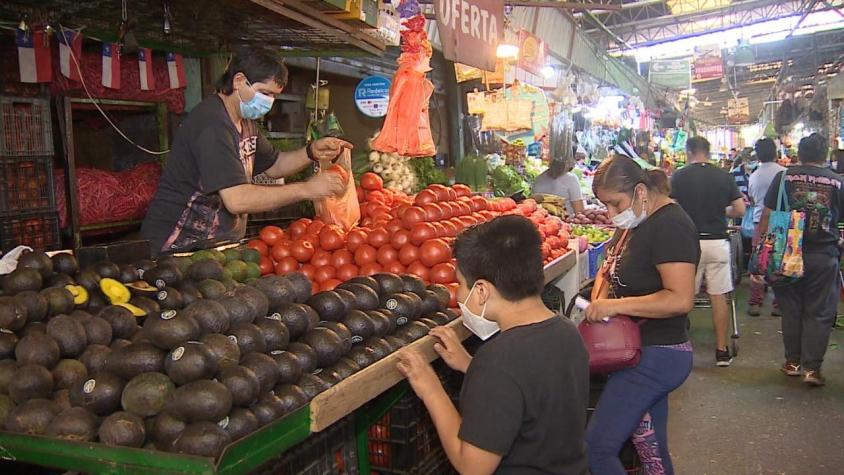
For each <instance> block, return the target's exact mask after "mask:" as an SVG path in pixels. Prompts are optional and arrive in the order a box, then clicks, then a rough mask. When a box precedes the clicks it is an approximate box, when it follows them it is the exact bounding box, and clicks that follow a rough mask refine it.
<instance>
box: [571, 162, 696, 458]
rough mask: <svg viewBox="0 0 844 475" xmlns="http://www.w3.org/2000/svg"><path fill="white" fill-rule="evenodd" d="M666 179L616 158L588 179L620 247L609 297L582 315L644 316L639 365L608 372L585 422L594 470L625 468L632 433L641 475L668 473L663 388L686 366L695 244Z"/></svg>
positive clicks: (675, 383)
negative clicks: (621, 456) (622, 455)
mask: <svg viewBox="0 0 844 475" xmlns="http://www.w3.org/2000/svg"><path fill="white" fill-rule="evenodd" d="M665 181H666V177H665V174H664V173H662V172H661V171H660V170H653V171H651V172H645V171H644V170H642V169H641V168H640V167H639V166H638V165H637V164H636V162H634V161H633V160H631V159H629V158H626V157H620V156H616V157H614V158H612V159H610V160H607V161H605V162H604V163H602V164H601V166H600V167H599V168H598V170H597V172H596V173H595V178H594V181H593V185H592V188H593V190H594V192H595V196H597V197H598V199H600V200H601V201H602V202H603V203H604V204H606V205H607V208H608V210H609V214H610V216H611V217H612V220H613V223H614V224H615V225H616V226H617V227H618V228H619V231H618V232H617V233H616V238H615V240H614V242H613V243H612V244H611V246H612V247H615V246H620V247H621V249H619V250H618V251H619V253H618V254H617V255H618V257H617V258H616V263H615V266H614V267H613V269H611V271H610V275H609V278H610V282H611V286H610V288H609V295H608V298H602V299H597V300H595V301H593V302H592V304H591V305H590V306H589V307H588V309H587V310H586V317H587V318H588V319H589V320H590V321H592V322H596V323H594V324H596V325H600V321H601V320H603V319H606V318H613V317H615V316H618V315H628V316H631V317H634V320H637V321H638V320H641V319H646V322H645V323H642V324H641V325H640V330H641V334H642V356H641V360H640V362H639V364H638V365H637V366H636V367H633V368H628V369H624V370H621V371H617V372H615V373H613V374H611V375H610V377H609V380H608V382H607V384H606V386H605V388H604V390H603V392H602V394H601V399H600V400H599V401H598V405H597V407H596V409H595V413H594V414H593V415H592V419H591V421H590V422H589V427H588V429H587V435H586V440H587V445H588V453H589V467H590V470H591V472H592V473H595V474H601V475H616V474H618V475H621V474H624V473H625V472H624V468H623V466H622V464H621V462H620V461H619V459H618V453H619V451H620V450H621V447H622V445H623V444H624V443H625V441H626V440H628V439H630V438H631V436H632V437H633V441H634V443H635V444H636V448H637V451H638V452H639V456H640V458H641V459H642V463H643V465H644V468H645V469H646V470H645V472H646V473H665V474H671V473H673V467H672V465H671V459H670V457H669V454H668V438H667V433H666V431H667V426H668V394H669V393H670V392H671V391H673V390H674V389H676V388H677V387H679V386H680V385H681V384H682V383H683V381H685V380H686V378H687V377H688V375H689V373H690V372H691V370H692V348H691V345H690V344H689V336H688V316H687V314H688V312H689V311H690V310H691V309H692V307H693V305H694V294H695V292H694V280H695V268H696V266H697V262H698V260H699V258H700V246H699V243H698V237H697V231H696V229H695V226H694V223H692V220H691V219H690V218H689V217H688V215H686V213H685V212H684V211H683V209H682V208H681V207H680V206H679V205H677V204H675V203H674V202H673V201H671V199H670V198H669V197H668V194H667V193H666V192H665V191H666V190H665V188H666V185H665ZM625 229H626V230H628V235H627V238H626V239H624V240H622V239H620V236H621V235H622V234H623V233H624V230H625ZM619 241H623V242H620V243H619ZM613 251H614V249H611V250H610V251H609V252H613Z"/></svg>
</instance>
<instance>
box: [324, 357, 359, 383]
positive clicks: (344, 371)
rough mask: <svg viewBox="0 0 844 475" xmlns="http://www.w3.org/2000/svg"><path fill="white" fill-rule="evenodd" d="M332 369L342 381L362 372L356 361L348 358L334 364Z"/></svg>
mask: <svg viewBox="0 0 844 475" xmlns="http://www.w3.org/2000/svg"><path fill="white" fill-rule="evenodd" d="M331 369H332V370H334V371H336V372H337V373H339V374H340V378H341V379H346V378H348V377H349V376H351V375H353V374H355V373H357V372H358V371H360V370H361V368H360V365H359V364H357V363H356V362H355V360H353V359H351V358H347V357H343V358H340V361H338V362H336V363H334V366H332V367H331Z"/></svg>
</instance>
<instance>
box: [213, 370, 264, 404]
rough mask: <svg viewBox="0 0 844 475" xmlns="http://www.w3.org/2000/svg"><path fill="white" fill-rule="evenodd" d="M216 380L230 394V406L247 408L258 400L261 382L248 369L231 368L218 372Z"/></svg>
mask: <svg viewBox="0 0 844 475" xmlns="http://www.w3.org/2000/svg"><path fill="white" fill-rule="evenodd" d="M217 380H218V381H219V382H221V383H222V384H223V385H224V386H225V387H227V388H228V389H229V391H230V392H231V394H232V404H233V405H235V406H239V407H249V406H251V405H252V404H254V403H255V402H256V401H257V400H258V394H260V392H261V381H260V380H259V379H258V376H257V375H256V374H255V372H254V371H252V370H251V369H250V368H247V367H245V366H232V367H231V368H228V369H224V370H222V371H220V374H219V376H217Z"/></svg>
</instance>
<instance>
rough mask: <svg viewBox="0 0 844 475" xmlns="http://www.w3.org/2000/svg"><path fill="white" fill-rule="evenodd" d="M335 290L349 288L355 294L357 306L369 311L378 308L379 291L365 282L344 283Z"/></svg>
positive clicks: (359, 308)
mask: <svg viewBox="0 0 844 475" xmlns="http://www.w3.org/2000/svg"><path fill="white" fill-rule="evenodd" d="M335 290H347V291H349V292H351V293H352V294H354V296H355V303H356V305H355V306H356V308H357V309H358V310H363V311H369V310H375V309H376V308H378V304H379V299H378V293H376V292H375V291H374V290H372V287H369V286H368V285H365V284H342V285H340V286H338V287H337V289H335Z"/></svg>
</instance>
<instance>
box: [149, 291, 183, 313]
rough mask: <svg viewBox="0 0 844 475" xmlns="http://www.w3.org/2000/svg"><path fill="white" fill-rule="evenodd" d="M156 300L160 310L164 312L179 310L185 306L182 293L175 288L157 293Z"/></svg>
mask: <svg viewBox="0 0 844 475" xmlns="http://www.w3.org/2000/svg"><path fill="white" fill-rule="evenodd" d="M155 300H156V301H157V303H158V306H159V308H161V309H164V310H179V309H181V308H182V307H183V306H184V300H183V299H182V293H181V292H179V291H178V290H176V289H174V288H173V287H164V288H163V289H161V290H159V291H158V292H156V293H155Z"/></svg>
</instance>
